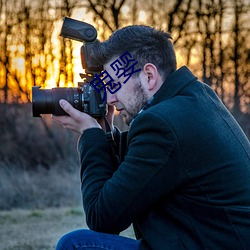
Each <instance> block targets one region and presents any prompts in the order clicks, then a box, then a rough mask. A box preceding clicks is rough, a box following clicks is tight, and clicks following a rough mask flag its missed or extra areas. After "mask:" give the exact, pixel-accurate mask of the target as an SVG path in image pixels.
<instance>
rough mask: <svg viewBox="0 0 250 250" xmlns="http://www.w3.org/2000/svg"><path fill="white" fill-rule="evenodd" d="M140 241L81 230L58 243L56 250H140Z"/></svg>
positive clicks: (71, 233)
mask: <svg viewBox="0 0 250 250" xmlns="http://www.w3.org/2000/svg"><path fill="white" fill-rule="evenodd" d="M139 244H140V241H138V240H134V239H130V238H126V237H123V236H119V235H114V234H105V233H98V232H95V231H91V230H88V229H79V230H75V231H72V232H70V233H68V234H66V235H64V236H63V237H62V238H61V239H60V240H59V241H58V243H57V246H56V250H71V249H72V250H73V249H77V250H81V249H84V250H90V249H92V250H93V249H109V250H126V249H128V250H138V249H139Z"/></svg>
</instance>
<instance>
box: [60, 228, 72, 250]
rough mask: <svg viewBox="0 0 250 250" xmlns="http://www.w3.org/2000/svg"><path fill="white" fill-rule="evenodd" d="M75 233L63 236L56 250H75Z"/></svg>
mask: <svg viewBox="0 0 250 250" xmlns="http://www.w3.org/2000/svg"><path fill="white" fill-rule="evenodd" d="M74 238H75V231H73V232H70V233H67V234H65V235H63V236H62V237H61V238H60V239H59V241H58V242H57V245H56V250H66V249H72V248H73V244H74V243H73V242H74Z"/></svg>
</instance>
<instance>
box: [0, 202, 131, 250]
mask: <svg viewBox="0 0 250 250" xmlns="http://www.w3.org/2000/svg"><path fill="white" fill-rule="evenodd" d="M77 228H87V226H86V224H85V217H84V214H83V210H82V208H81V207H80V206H79V207H65V208H46V209H35V210H28V209H13V210H11V211H0V249H1V250H49V249H55V245H56V243H57V241H58V239H59V238H60V236H61V235H63V234H65V233H67V232H69V231H71V230H74V229H77ZM121 235H124V236H128V237H134V235H133V231H132V228H128V229H127V230H126V231H124V232H122V234H121Z"/></svg>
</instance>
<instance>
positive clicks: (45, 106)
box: [32, 86, 82, 117]
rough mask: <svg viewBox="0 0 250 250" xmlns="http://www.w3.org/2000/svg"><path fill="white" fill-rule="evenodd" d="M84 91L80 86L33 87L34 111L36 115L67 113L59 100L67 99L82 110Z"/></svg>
mask: <svg viewBox="0 0 250 250" xmlns="http://www.w3.org/2000/svg"><path fill="white" fill-rule="evenodd" d="M81 95H82V91H81V90H80V89H79V88H53V89H40V87H39V86H35V87H32V111H33V116H34V117H40V116H41V114H53V115H67V113H66V112H65V111H64V110H63V109H62V108H61V107H60V105H59V100H61V99H65V100H67V101H68V102H69V103H70V104H71V105H72V106H73V107H74V108H76V109H78V110H81V106H82V98H81Z"/></svg>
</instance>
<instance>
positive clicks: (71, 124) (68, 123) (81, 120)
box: [52, 100, 114, 134]
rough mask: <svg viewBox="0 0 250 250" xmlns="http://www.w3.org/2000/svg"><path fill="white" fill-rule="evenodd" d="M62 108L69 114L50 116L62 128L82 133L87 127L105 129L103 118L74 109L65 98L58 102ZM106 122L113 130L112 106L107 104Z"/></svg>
mask: <svg viewBox="0 0 250 250" xmlns="http://www.w3.org/2000/svg"><path fill="white" fill-rule="evenodd" d="M59 104H60V106H61V107H62V109H63V110H64V111H65V112H66V113H68V114H69V116H67V115H65V116H52V118H53V120H54V121H56V122H57V123H59V124H60V125H62V126H63V127H64V128H67V129H70V130H73V131H75V132H77V133H79V134H82V133H83V131H84V130H86V129H88V128H102V129H103V130H104V131H106V127H105V122H104V118H103V117H102V118H99V119H98V120H96V119H94V118H93V117H91V116H90V115H88V114H86V113H83V112H81V111H79V110H77V109H75V108H74V107H73V106H72V105H71V104H70V103H69V102H67V101H66V100H60V102H59ZM106 119H107V121H108V123H109V124H110V128H111V131H112V132H113V131H114V125H113V120H114V106H113V105H110V106H108V114H107V116H106Z"/></svg>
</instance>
